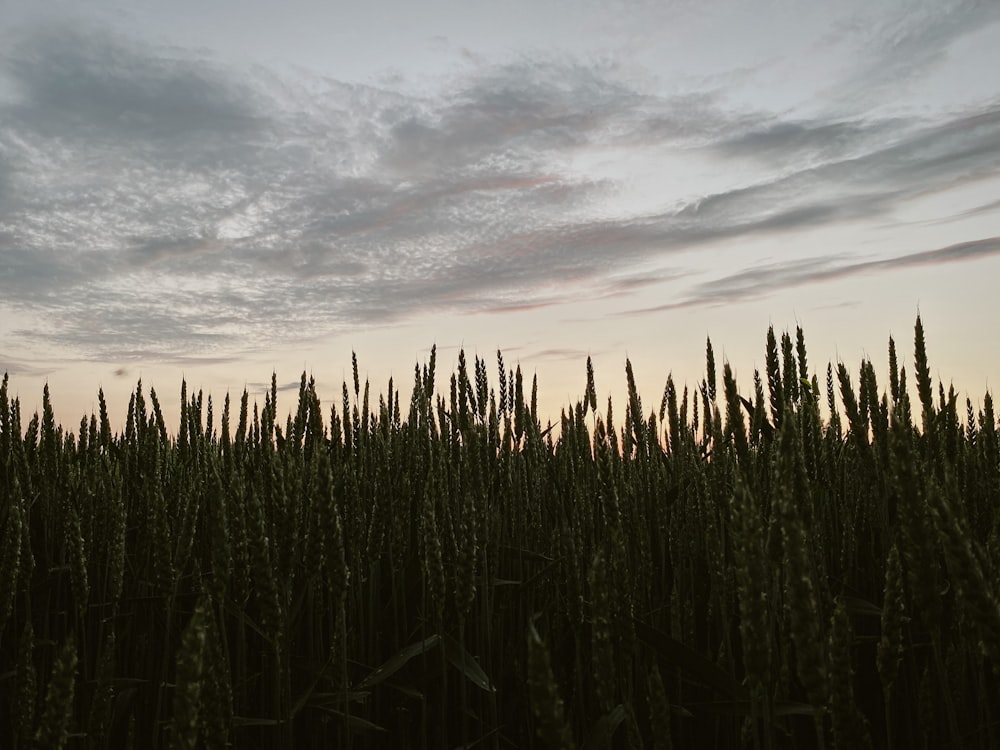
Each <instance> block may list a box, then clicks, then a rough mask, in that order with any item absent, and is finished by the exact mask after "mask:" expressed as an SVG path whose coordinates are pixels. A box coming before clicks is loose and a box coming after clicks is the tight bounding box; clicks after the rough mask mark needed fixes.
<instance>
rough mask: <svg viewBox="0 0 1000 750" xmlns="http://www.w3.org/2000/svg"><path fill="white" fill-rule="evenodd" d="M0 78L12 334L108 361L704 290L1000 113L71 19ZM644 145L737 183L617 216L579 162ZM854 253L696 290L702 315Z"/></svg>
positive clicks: (966, 141) (997, 122) (37, 38)
mask: <svg viewBox="0 0 1000 750" xmlns="http://www.w3.org/2000/svg"><path fill="white" fill-rule="evenodd" d="M0 76H3V77H5V78H6V79H9V80H10V81H13V82H14V92H15V93H14V95H13V96H11V97H7V98H3V99H0V270H2V273H0V295H2V299H3V302H4V304H5V305H7V306H10V307H13V308H15V309H25V310H30V311H34V312H38V311H44V313H45V318H46V320H47V321H48V327H47V328H46V329H45V330H38V331H30V332H29V331H15V332H12V334H13V335H16V336H18V337H19V341H21V342H23V343H24V345H25V346H30V345H31V344H32V343H33V342H37V341H43V342H47V343H50V344H56V345H59V346H61V347H66V348H68V349H70V350H72V351H74V352H77V353H78V354H79V355H80V356H83V357H90V358H96V359H108V360H115V361H118V360H122V361H130V360H133V359H140V358H146V359H148V358H152V357H155V358H159V359H160V360H162V361H181V359H182V358H183V357H186V356H192V355H193V356H196V357H199V358H213V359H217V360H218V361H226V360H227V359H228V358H230V357H232V356H234V355H235V352H237V351H243V350H245V349H246V348H247V347H248V346H251V345H248V344H247V342H260V343H258V344H257V345H258V346H267V345H268V343H269V342H274V341H286V342H292V341H295V340H303V339H310V338H319V337H321V336H323V335H325V334H328V333H330V332H331V331H338V330H350V329H353V328H355V327H357V326H373V325H376V326H377V325H385V324H390V323H392V322H394V321H396V320H399V319H402V318H409V317H412V316H413V315H414V314H418V313H426V312H448V313H452V314H464V313H475V312H496V313H499V312H506V311H512V310H523V309H532V308H538V307H542V306H551V305H556V304H559V303H561V302H565V301H568V300H573V299H578V298H580V297H581V296H582V295H587V296H588V297H589V298H599V297H609V296H614V295H621V294H626V293H628V292H629V291H632V290H634V289H635V288H636V287H637V286H638V285H641V284H645V283H655V281H657V280H662V279H664V278H672V279H675V280H681V281H683V277H682V274H681V272H680V271H679V270H678V269H667V270H662V267H663V265H664V263H667V264H669V262H670V258H671V254H673V253H677V252H679V251H689V250H692V249H697V248H702V247H707V246H709V245H711V244H712V243H720V242H724V241H725V242H732V241H734V240H738V239H741V238H744V237H760V236H769V235H780V234H788V233H794V232H796V231H799V230H802V229H816V228H822V227H830V226H836V225H839V224H843V223H847V222H857V221H861V220H866V219H873V218H880V219H891V216H892V213H893V211H895V210H896V209H898V208H899V207H901V206H904V205H905V204H906V202H907V201H909V200H911V199H913V198H915V197H917V196H920V195H922V194H925V193H927V192H931V191H935V190H943V189H946V188H949V187H953V186H955V185H958V184H964V183H969V182H971V181H974V180H976V179H981V178H983V177H986V176H991V175H995V174H997V172H998V171H1000V102H994V103H993V104H988V105H982V106H980V107H979V108H978V109H970V111H967V112H962V113H959V114H957V115H951V116H949V117H947V118H939V119H937V120H930V119H926V120H921V119H916V118H899V117H896V118H877V117H871V116H862V115H858V114H857V113H852V114H850V116H847V115H844V116H828V117H826V118H825V119H823V118H818V117H817V118H813V119H788V118H787V117H782V116H779V115H769V114H767V113H765V112H760V111H743V110H739V109H732V108H727V107H726V106H725V105H724V104H723V102H724V97H722V96H719V95H716V94H714V93H711V92H710V93H690V92H679V93H677V94H676V95H656V94H652V93H649V92H644V91H640V90H639V89H638V88H637V87H635V86H630V85H629V84H628V83H627V82H623V80H622V79H621V77H620V76H617V74H616V73H615V71H613V70H611V69H608V68H606V67H601V66H600V65H586V64H583V63H574V62H565V61H563V62H559V61H553V60H547V59H540V58H531V57H526V58H522V59H519V60H518V61H516V62H514V63H512V64H507V65H496V66H490V65H488V64H483V65H480V66H476V67H475V69H473V70H472V71H471V72H468V73H466V74H464V76H463V77H461V78H457V79H455V80H453V81H452V82H451V83H450V84H449V85H448V86H447V87H446V88H445V89H444V90H443V91H442V92H440V93H439V94H422V95H417V94H413V93H409V94H404V93H401V92H400V91H395V90H392V89H389V88H385V87H380V86H374V85H369V86H365V85H357V84H346V83H343V82H339V81H335V80H329V79H321V78H312V79H303V78H298V79H292V78H282V77H281V76H279V75H278V74H276V73H273V72H270V71H267V70H262V69H255V70H254V71H253V75H252V76H251V75H249V73H247V72H246V71H240V70H238V69H234V68H225V67H223V66H220V65H216V64H214V63H212V62H211V61H206V60H204V59H201V58H199V56H198V55H197V54H195V53H191V52H187V51H184V50H174V49H166V48H157V47H150V46H144V47H140V46H139V45H137V44H134V43H132V42H130V41H129V40H127V39H123V38H121V37H118V36H113V35H111V34H109V33H107V32H104V31H95V30H93V29H87V28H79V29H74V30H67V29H66V28H64V27H58V26H54V27H47V28H42V27H39V28H36V29H35V30H34V31H32V32H31V33H28V34H24V35H21V36H18V37H17V39H16V43H14V44H12V45H10V46H9V48H8V49H6V50H5V51H4V52H2V53H0ZM629 149H640V151H639V153H641V154H644V155H645V154H649V155H650V159H662V160H664V163H665V167H664V168H665V169H667V168H669V163H670V162H669V159H670V158H673V157H682V158H685V159H690V160H696V161H697V162H698V164H699V165H700V166H701V167H702V168H704V169H707V170H710V171H712V172H724V171H725V170H734V171H735V166H738V165H750V166H749V167H748V168H747V169H746V170H742V168H741V169H740V171H739V175H740V176H739V179H738V181H736V178H734V182H733V183H732V184H733V185H735V186H734V187H726V188H722V189H718V190H716V191H714V192H713V191H709V192H705V193H701V194H699V193H695V192H691V193H690V194H686V195H683V197H682V198H680V199H679V200H677V201H674V202H672V203H671V204H670V206H669V207H667V208H662V209H659V210H654V211H648V212H645V213H639V214H637V215H628V216H623V215H620V214H615V213H613V212H609V211H607V210H605V208H604V206H605V201H606V199H607V198H608V197H609V196H612V197H613V196H614V194H615V192H616V191H617V190H618V189H619V188H620V185H619V183H618V182H617V181H616V179H614V178H612V177H607V176H604V177H593V176H588V173H587V172H586V170H581V169H577V168H575V167H574V166H573V165H574V163H575V162H574V160H575V159H577V158H578V157H579V156H580V155H593V154H608V153H612V154H614V153H619V152H624V151H627V150H629ZM984 210H991V209H988V207H984ZM956 257H961V255H960V254H959V255H957V256H956ZM928 262H939V261H938V260H934V261H928ZM824 263H826V265H824ZM844 263H846V261H845V260H844V259H842V258H830V259H827V260H826V261H824V262H822V263H819V264H817V262H813V261H795V262H792V263H788V264H784V265H780V266H776V267H775V268H774V269H771V271H772V274H773V275H771V276H769V275H768V274H766V273H750V272H748V273H745V274H742V275H740V276H739V277H738V278H736V277H734V278H732V279H730V281H729V282H726V283H723V282H722V281H720V282H719V283H718V284H716V285H715V286H705V285H702V286H698V285H695V284H694V282H690V286H689V288H688V292H689V296H688V300H689V301H688V302H686V303H684V304H700V303H703V302H704V301H706V300H707V301H712V300H715V299H720V298H721V295H723V294H725V293H727V292H732V293H734V294H737V295H739V294H743V295H750V294H758V295H759V294H764V293H767V291H768V290H769V289H775V288H778V286H781V285H782V284H786V285H787V284H795V283H806V281H807V280H809V279H814V278H820V277H821V275H822V274H824V273H834V272H837V271H836V269H838V268H841V266H843V264H844ZM837 264H840V265H837ZM650 265H655V266H657V267H658V268H660V269H661V270H659V271H657V272H656V273H648V274H645V273H643V272H642V271H641V269H643V268H648V267H649V266H650ZM776 279H777V281H776ZM727 284H728V286H727ZM775 284H777V285H778V286H775Z"/></svg>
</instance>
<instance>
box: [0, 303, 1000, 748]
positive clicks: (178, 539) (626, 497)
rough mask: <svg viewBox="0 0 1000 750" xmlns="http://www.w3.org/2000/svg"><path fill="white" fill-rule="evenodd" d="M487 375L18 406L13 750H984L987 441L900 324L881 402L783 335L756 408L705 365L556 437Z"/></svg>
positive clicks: (9, 543)
mask: <svg viewBox="0 0 1000 750" xmlns="http://www.w3.org/2000/svg"><path fill="white" fill-rule="evenodd" d="M497 359H498V362H497V365H498V366H497V370H496V378H495V379H493V380H492V382H491V377H490V375H489V372H488V370H490V369H492V367H491V366H488V365H487V363H486V362H484V361H482V360H479V359H478V358H477V359H476V360H475V361H474V363H473V366H472V368H471V369H470V368H469V367H468V366H467V363H466V360H465V358H464V356H460V358H459V362H458V368H457V372H456V373H455V374H454V375H452V377H451V383H450V392H449V393H447V394H443V395H438V394H436V393H435V391H434V382H435V379H434V370H435V362H434V354H433V353H432V355H431V359H430V362H429V363H428V364H427V365H424V366H423V367H421V366H419V365H418V366H417V368H416V370H415V372H414V382H413V395H412V398H411V401H410V405H409V410H408V411H407V412H403V411H401V410H400V404H399V396H398V393H397V392H396V391H395V390H394V389H393V385H392V383H391V381H390V383H389V389H388V393H387V394H385V395H384V396H381V397H379V398H378V401H377V403H375V402H374V401H373V399H371V398H370V395H369V386H368V384H367V383H364V384H362V383H361V382H360V381H359V378H358V375H357V363H356V362H355V369H354V372H355V375H354V381H353V383H352V386H353V387H349V386H348V385H347V384H345V385H344V389H343V396H342V400H340V401H339V403H335V404H333V405H330V406H328V407H326V409H325V410H324V408H323V407H322V406H321V404H320V401H319V399H318V397H317V394H316V392H315V388H314V384H313V383H312V382H311V381H307V380H306V378H305V376H303V378H302V382H301V387H300V390H299V395H298V402H297V404H295V405H294V411H293V412H292V413H291V414H290V415H289V416H288V418H287V420H284V424H281V422H280V421H279V420H278V413H279V411H278V404H277V395H278V394H277V389H276V387H275V386H274V381H272V388H271V391H270V394H269V395H268V396H267V397H266V399H265V402H264V404H263V406H262V407H260V408H258V406H257V405H256V404H250V403H248V401H249V399H248V397H247V395H246V394H244V395H243V398H242V401H241V403H239V404H230V402H229V400H228V398H227V399H226V402H225V404H224V405H223V407H222V409H221V413H220V412H219V411H216V410H215V409H213V404H212V401H211V399H203V398H202V395H201V394H200V393H199V394H198V395H197V396H190V395H189V394H187V393H186V392H185V391H184V390H183V389H182V399H181V401H182V414H181V420H180V425H179V428H178V430H177V432H176V433H175V434H173V435H172V434H171V433H170V432H168V430H167V427H166V425H165V424H164V420H163V418H162V415H161V411H160V408H159V404H158V402H157V398H156V394H155V393H154V392H152V391H149V392H148V394H147V393H146V392H144V390H143V388H142V385H141V383H140V384H139V385H138V386H137V387H136V389H135V391H134V394H133V396H132V401H131V404H130V407H129V410H128V420H127V424H126V427H125V429H124V431H123V432H122V433H121V434H113V432H112V429H111V426H110V424H109V421H108V418H107V413H106V409H105V405H104V399H103V395H102V396H101V400H100V413H99V414H97V415H93V416H91V417H89V418H85V419H84V420H83V421H82V422H81V424H80V426H79V431H78V432H76V433H75V434H74V433H71V432H70V431H68V430H65V429H63V428H62V427H58V426H56V425H55V423H54V419H53V413H52V407H51V403H50V400H49V394H48V391H47V389H46V392H45V394H44V402H43V410H42V414H41V415H37V414H36V415H35V416H33V417H32V418H31V419H30V421H28V423H27V424H23V423H22V416H21V413H20V407H19V404H18V401H17V400H16V399H12V398H10V397H9V395H8V383H7V379H6V377H5V378H4V381H3V386H2V390H0V746H2V747H9V748H27V747H44V748H50V747H93V748H101V747H131V746H137V747H144V748H153V749H154V750H155V749H156V748H175V747H176V748H195V747H204V748H221V747H225V746H227V745H232V746H234V747H240V748H252V747H283V748H292V747H295V748H313V747H315V748H319V747H324V748H326V747H354V748H364V747H399V748H455V747H490V748H508V747H520V748H532V747H535V748H541V747H548V748H569V747H587V748H605V747H614V748H626V747H637V748H638V747H648V748H670V747H699V748H730V747H747V748H755V749H759V748H779V747H780V748H791V747H833V748H851V749H852V750H853V749H854V748H861V747H865V746H869V745H871V746H875V747H895V748H940V747H958V746H960V747H963V748H991V747H998V746H1000V726H998V724H997V717H998V716H1000V713H998V711H997V710H996V709H997V706H998V705H1000V683H998V679H997V675H998V670H1000V605H998V601H1000V583H998V581H1000V579H998V577H997V573H998V572H1000V509H998V504H1000V444H998V436H997V418H996V415H995V414H994V412H993V405H992V401H991V399H990V396H989V395H988V394H987V395H986V396H985V398H984V401H983V406H982V409H981V410H977V409H975V408H974V407H973V405H972V403H971V402H970V401H968V400H966V403H965V404H964V408H960V405H959V403H958V399H957V397H956V395H955V393H954V391H953V390H950V389H949V390H948V391H947V392H946V391H945V390H944V387H943V386H941V385H937V386H935V385H934V384H933V382H932V380H931V377H930V370H929V367H928V364H927V356H926V353H925V347H924V339H923V331H922V328H921V325H920V321H919V319H918V321H917V325H916V336H915V357H914V363H913V366H912V368H911V369H910V370H909V371H907V370H906V368H905V367H904V366H901V365H900V364H899V362H898V360H897V354H896V350H895V346H894V344H893V343H892V341H890V344H889V378H890V383H889V389H888V391H885V392H881V393H880V391H879V386H878V384H877V383H876V378H875V369H874V367H873V366H872V364H871V362H870V361H864V362H862V363H861V366H860V370H859V372H858V373H857V374H856V375H854V374H853V373H852V372H850V371H849V370H848V368H847V367H846V366H844V365H843V364H841V365H838V366H837V367H836V368H834V367H832V366H827V369H826V373H825V382H821V381H820V378H819V377H818V376H817V375H816V374H813V373H812V372H810V370H809V366H808V362H807V358H806V349H805V344H804V341H803V337H802V332H801V330H799V331H797V336H796V338H795V339H794V340H793V338H792V337H791V336H789V335H787V334H786V335H782V336H781V337H780V339H779V338H777V337H776V336H775V334H774V332H773V331H769V332H768V337H767V345H766V363H767V367H766V372H764V373H760V374H755V378H754V384H753V392H752V393H750V394H748V395H741V394H740V393H739V392H738V388H737V384H736V383H735V382H734V379H733V376H732V374H731V371H730V368H729V365H728V364H726V365H725V366H724V368H723V372H722V377H721V383H720V382H719V378H718V377H717V374H716V365H715V360H714V356H713V353H712V348H711V344H709V345H708V349H707V371H706V375H705V377H704V379H703V380H702V381H701V383H700V384H698V386H697V388H696V389H694V390H693V391H692V392H688V390H687V388H684V389H683V392H680V391H679V390H678V388H677V387H676V385H675V384H674V383H673V381H672V380H671V379H670V378H668V379H667V383H666V388H665V390H664V393H663V397H662V401H661V402H660V403H659V404H658V405H657V408H655V409H653V410H651V411H647V407H644V406H643V404H642V402H641V400H640V397H639V394H638V393H637V392H636V389H635V385H634V382H633V380H632V372H631V367H630V366H627V368H626V374H627V377H628V381H629V396H628V403H627V404H626V406H625V408H624V410H623V412H624V413H623V414H622V416H621V417H618V416H616V415H614V414H613V413H612V408H611V405H610V402H609V404H608V406H607V410H606V411H603V410H602V411H603V413H598V411H597V409H598V399H597V389H596V386H595V383H594V375H593V371H592V369H591V367H590V364H589V362H588V367H587V380H586V387H585V391H584V397H583V400H582V401H580V402H579V403H577V404H575V405H574V406H573V407H572V408H569V409H568V410H567V411H566V412H565V413H564V415H563V417H562V420H561V423H560V424H559V425H556V426H555V428H554V429H553V428H551V427H550V428H547V429H543V428H542V426H541V425H540V424H539V420H538V416H537V411H536V406H535V400H536V399H535V388H534V386H532V387H531V389H530V390H529V391H528V393H527V394H526V392H525V390H526V389H525V387H524V384H523V383H522V378H521V374H520V371H519V370H515V371H511V370H508V369H506V368H505V366H504V363H503V359H502V357H501V356H500V355H499V354H498V358H497ZM852 378H856V381H855V380H853V379H852ZM720 385H721V388H720ZM913 385H915V392H914V389H913ZM231 407H233V408H231ZM824 415H827V416H824ZM619 419H620V422H619V421H618V420H619ZM234 423H235V426H234Z"/></svg>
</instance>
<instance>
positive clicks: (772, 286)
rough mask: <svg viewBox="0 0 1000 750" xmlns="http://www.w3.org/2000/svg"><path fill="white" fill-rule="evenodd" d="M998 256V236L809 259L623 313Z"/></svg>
mask: <svg viewBox="0 0 1000 750" xmlns="http://www.w3.org/2000/svg"><path fill="white" fill-rule="evenodd" d="M995 255H1000V236H997V237H987V238H984V239H980V240H970V241H968V242H958V243H955V244H953V245H947V246H945V247H941V248H936V249H933V250H925V251H922V252H918V253H910V254H908V255H901V256H897V257H894V258H883V259H878V260H867V261H858V262H849V261H847V259H845V258H843V257H835V256H830V257H823V258H808V259H804V260H794V261H786V262H778V263H769V264H767V265H762V266H758V267H755V268H747V269H744V270H742V271H740V272H738V273H735V274H730V275H728V276H723V277H721V278H718V279H713V280H712V281H708V282H704V283H702V284H699V285H698V286H696V287H695V288H694V289H693V290H691V292H690V293H689V295H688V296H687V297H686V298H684V299H681V300H679V301H677V302H673V303H670V304H667V305H659V306H657V307H652V308H646V309H643V310H632V311H629V312H628V313H625V314H629V315H631V314H636V313H649V312H662V311H664V310H674V309H681V308H688V307H700V306H703V305H720V304H731V303H733V302H740V301H744V300H748V299H757V298H760V297H764V296H767V295H768V294H771V293H773V292H776V291H779V290H781V289H788V288H791V287H797V286H803V285H806V284H814V283H818V282H824V281H834V280H839V279H845V278H849V277H852V276H859V275H862V274H869V273H873V272H878V271H891V270H894V269H899V268H912V267H917V266H931V265H938V264H942V263H957V262H961V261H966V260H977V259H980V258H988V257H992V256H995Z"/></svg>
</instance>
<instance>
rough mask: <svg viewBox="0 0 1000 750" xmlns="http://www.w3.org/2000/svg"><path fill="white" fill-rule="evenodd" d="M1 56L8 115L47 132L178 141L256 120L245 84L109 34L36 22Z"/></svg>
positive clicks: (234, 130) (226, 132)
mask: <svg viewBox="0 0 1000 750" xmlns="http://www.w3.org/2000/svg"><path fill="white" fill-rule="evenodd" d="M5 57H6V60H5V62H6V65H5V71H6V73H7V77H8V78H9V79H10V81H11V82H12V84H13V87H14V91H15V102H17V103H16V104H15V105H14V106H12V107H9V109H8V111H7V113H6V114H7V116H8V117H12V118H23V122H24V123H25V124H27V125H30V126H31V127H33V128H36V129H38V131H40V132H41V133H43V134H45V135H47V136H50V137H60V138H72V139H79V138H85V139H87V140H88V141H93V140H99V141H115V140H119V139H122V138H125V139H143V140H150V141H162V140H170V141H177V140H184V139H186V138H187V137H189V136H191V135H192V134H195V135H198V136H201V137H204V136H205V135H206V134H209V133H214V134H216V135H217V136H221V137H231V136H232V135H233V134H240V133H242V132H244V131H247V130H254V129H257V128H259V127H260V125H261V123H260V122H259V120H258V117H257V115H256V113H255V111H254V108H253V106H252V101H253V92H252V90H251V89H250V88H249V87H246V86H242V85H240V84H239V83H238V82H236V81H233V80H232V79H231V78H226V77H224V76H223V75H221V74H220V73H218V72H216V71H213V70H212V69H211V67H209V66H207V65H206V64H205V62H204V61H190V60H183V59H176V58H170V57H168V56H166V55H165V54H163V53H161V54H160V55H150V54H148V52H146V51H144V50H142V49H140V48H138V46H137V45H134V44H130V43H128V42H126V41H125V40H123V39H121V38H120V37H114V36H111V35H110V34H109V33H106V32H101V31H95V30H93V29H91V30H88V31H86V32H84V31H82V30H79V29H71V28H67V27H65V26H39V27H34V28H33V29H32V30H31V31H30V32H29V33H28V34H27V35H26V36H24V37H23V38H21V39H20V41H19V42H18V43H16V44H15V45H14V47H13V49H12V50H10V51H9V52H8V53H7V54H6V55H5Z"/></svg>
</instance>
